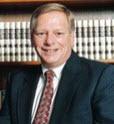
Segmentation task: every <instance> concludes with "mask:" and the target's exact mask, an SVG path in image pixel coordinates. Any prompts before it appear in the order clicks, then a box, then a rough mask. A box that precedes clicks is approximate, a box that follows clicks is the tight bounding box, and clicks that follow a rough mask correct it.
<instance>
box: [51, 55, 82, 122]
mask: <svg viewBox="0 0 114 124" xmlns="http://www.w3.org/2000/svg"><path fill="white" fill-rule="evenodd" d="M74 54H75V53H72V55H71V57H70V59H69V60H68V61H67V63H66V65H65V67H64V69H63V73H62V78H61V80H60V83H59V88H58V92H57V95H56V98H55V103H54V108H53V111H52V116H51V120H50V124H60V123H61V121H62V118H63V117H64V115H65V113H66V112H67V110H68V109H69V107H70V103H71V100H72V97H73V95H74V93H75V91H76V88H78V84H79V83H78V81H79V78H80V74H81V67H80V62H79V60H78V57H77V56H76V55H74ZM74 81H75V82H76V83H75V82H74Z"/></svg>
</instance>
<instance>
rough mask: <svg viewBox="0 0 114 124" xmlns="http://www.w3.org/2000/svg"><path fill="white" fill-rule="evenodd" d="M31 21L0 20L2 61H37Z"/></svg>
mask: <svg viewBox="0 0 114 124" xmlns="http://www.w3.org/2000/svg"><path fill="white" fill-rule="evenodd" d="M29 27H30V22H25V21H24V22H0V61H1V62H4V61H5V62H6V61H14V62H15V61H16V62H18V61H37V60H38V56H37V54H36V51H35V49H34V47H33V46H32V44H31V40H30V28H29Z"/></svg>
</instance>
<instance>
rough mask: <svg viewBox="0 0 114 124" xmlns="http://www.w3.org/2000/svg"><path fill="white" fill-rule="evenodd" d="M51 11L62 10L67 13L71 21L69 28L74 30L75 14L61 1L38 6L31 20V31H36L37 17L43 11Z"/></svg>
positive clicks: (69, 21)
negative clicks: (60, 2)
mask: <svg viewBox="0 0 114 124" xmlns="http://www.w3.org/2000/svg"><path fill="white" fill-rule="evenodd" d="M51 11H60V12H63V13H65V14H66V17H67V19H68V23H69V29H70V31H74V28H75V26H74V16H73V14H72V12H71V11H70V10H69V9H68V8H67V7H66V6H64V5H62V4H59V3H47V4H44V5H42V6H40V7H38V8H37V9H36V10H35V11H34V12H33V14H32V16H31V20H30V31H31V34H32V33H33V32H34V30H35V27H36V25H37V21H36V20H37V18H38V16H40V15H41V14H43V13H47V12H51Z"/></svg>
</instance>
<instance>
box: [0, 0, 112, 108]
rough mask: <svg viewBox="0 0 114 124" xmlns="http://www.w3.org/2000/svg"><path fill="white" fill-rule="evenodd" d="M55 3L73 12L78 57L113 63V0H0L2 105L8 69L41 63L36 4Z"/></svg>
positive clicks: (0, 101) (0, 83) (75, 49)
mask: <svg viewBox="0 0 114 124" xmlns="http://www.w3.org/2000/svg"><path fill="white" fill-rule="evenodd" d="M52 2H58V3H62V4H65V5H66V6H68V7H69V8H70V9H71V10H72V11H73V13H74V15H75V32H74V48H73V49H74V51H75V52H77V53H78V54H79V56H81V57H85V58H89V59H93V60H96V61H102V62H106V63H110V64H113V63H114V9H113V6H114V0H0V8H1V9H0V107H1V105H2V101H3V99H4V96H5V87H6V80H7V78H6V77H7V75H8V74H9V72H10V71H12V70H13V69H15V68H20V67H25V66H26V67H27V68H29V67H32V66H36V65H37V64H39V63H40V61H39V58H38V57H37V55H36V52H35V49H34V47H33V46H32V44H31V41H30V28H29V25H30V17H31V14H32V12H33V11H34V10H35V8H36V7H37V6H39V5H41V4H44V3H52Z"/></svg>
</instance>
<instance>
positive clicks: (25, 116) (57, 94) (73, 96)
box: [0, 3, 114, 124]
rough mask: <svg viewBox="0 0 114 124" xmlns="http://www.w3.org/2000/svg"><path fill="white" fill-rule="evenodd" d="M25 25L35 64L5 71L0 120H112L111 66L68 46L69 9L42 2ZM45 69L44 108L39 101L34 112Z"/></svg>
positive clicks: (99, 123) (79, 123) (111, 123)
mask: <svg viewBox="0 0 114 124" xmlns="http://www.w3.org/2000/svg"><path fill="white" fill-rule="evenodd" d="M30 28H31V39H32V43H33V45H34V46H35V49H36V51H37V53H38V55H39V57H40V58H41V65H39V66H35V67H33V68H31V67H30V68H24V69H20V70H17V71H15V72H13V73H11V74H10V76H9V79H8V82H9V83H8V84H9V86H8V88H7V93H6V98H5V102H4V105H3V108H2V111H1V115H0V124H114V67H113V66H112V65H108V64H102V63H99V62H95V61H91V60H87V59H84V58H80V57H78V56H77V55H76V53H74V52H73V51H72V47H73V32H74V21H73V16H72V13H71V12H70V11H69V10H68V9H67V8H66V7H65V6H63V5H61V4H56V3H51V4H46V5H42V6H41V7H39V8H38V9H36V10H35V12H34V13H33V15H32V18H31V27H30ZM47 70H52V71H53V73H54V79H53V89H54V91H53V96H52V99H51V96H50V100H51V104H48V107H49V111H48V112H49V113H48V114H46V115H45V114H41V113H43V110H45V109H44V107H45V106H47V105H46V104H44V105H43V109H42V112H41V111H40V112H41V113H40V112H39V114H41V115H40V118H38V117H39V115H38V116H37V111H38V108H40V106H41V105H40V104H41V103H42V96H43V89H44V87H45V86H44V73H45V71H47ZM50 80H51V78H50ZM50 82H51V81H50ZM44 91H45V90H44ZM45 95H46V94H45ZM45 100H46V99H45ZM44 103H45V102H44ZM41 116H42V117H41ZM43 116H45V118H46V119H47V121H45V123H43V121H42V122H41V120H40V119H41V118H43ZM38 119H39V120H40V122H41V123H39V122H38V121H37V120H38ZM43 119H44V118H43ZM34 120H36V121H34Z"/></svg>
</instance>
